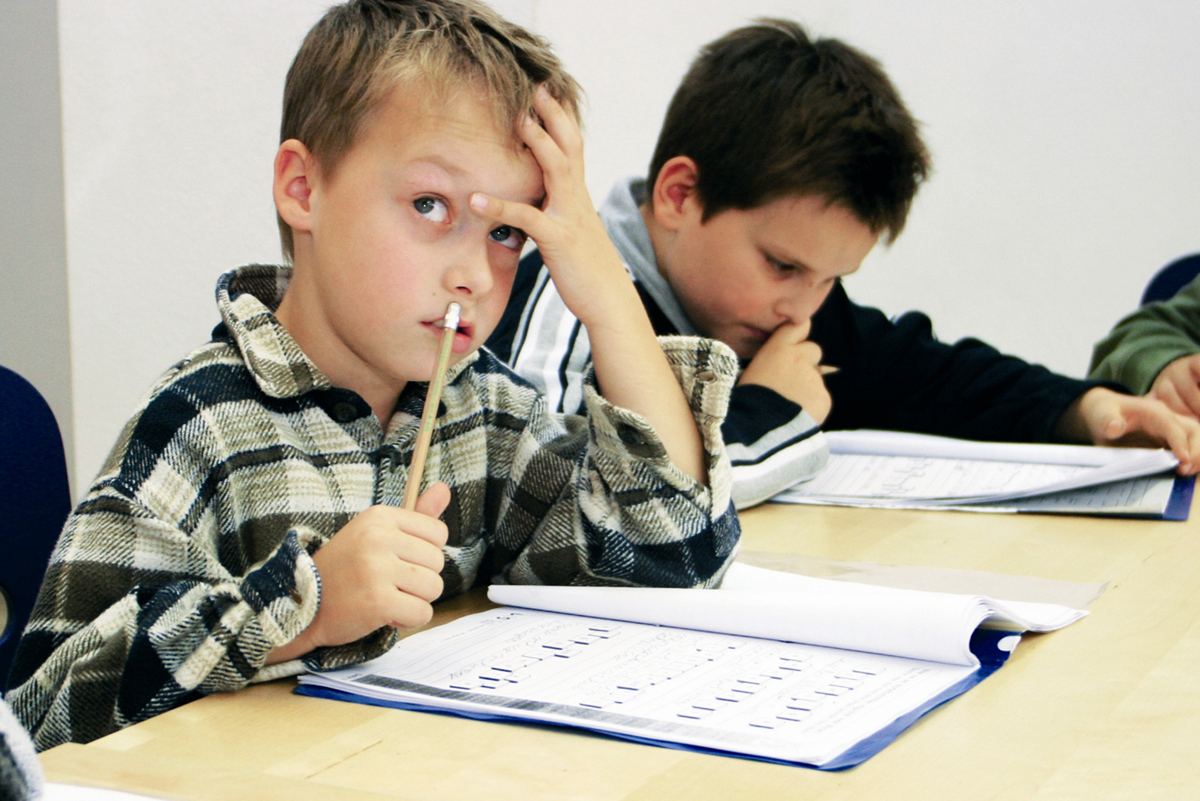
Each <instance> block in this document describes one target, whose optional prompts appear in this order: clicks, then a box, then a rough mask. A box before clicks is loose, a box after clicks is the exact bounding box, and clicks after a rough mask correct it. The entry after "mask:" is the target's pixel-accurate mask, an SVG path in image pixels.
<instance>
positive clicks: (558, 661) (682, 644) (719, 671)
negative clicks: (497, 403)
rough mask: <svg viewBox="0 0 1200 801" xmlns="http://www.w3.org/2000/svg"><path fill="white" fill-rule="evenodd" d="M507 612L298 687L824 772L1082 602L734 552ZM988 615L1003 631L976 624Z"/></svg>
mask: <svg viewBox="0 0 1200 801" xmlns="http://www.w3.org/2000/svg"><path fill="white" fill-rule="evenodd" d="M489 597H490V598H491V599H492V600H493V601H495V602H497V603H503V604H508V605H509V606H507V607H504V608H500V609H494V610H491V611H489V612H482V613H479V614H476V615H471V616H469V617H465V618H461V619H459V620H456V621H454V622H452V623H448V624H446V625H444V626H438V627H436V628H433V629H430V630H427V631H424V632H421V633H418V634H415V635H413V636H411V637H409V638H407V639H404V640H401V641H400V642H399V643H398V644H397V645H396V647H395V648H393V649H392V650H391V651H390V652H389V653H388V654H386V655H384V656H383V657H380V658H379V659H376V660H374V661H372V662H367V663H365V664H363V665H359V666H357V667H352V668H347V669H345V670H340V671H335V672H331V673H325V674H319V675H306V676H302V677H301V678H300V682H301V686H300V688H299V690H298V691H299V692H302V693H305V694H311V695H319V696H323V697H332V698H338V699H342V700H350V701H357V702H360V703H373V704H380V705H384V706H394V707H399V708H404V709H418V710H425V711H440V712H450V713H453V714H458V715H464V716H467V717H474V718H481V719H488V720H513V719H517V720H527V721H535V722H541V723H550V724H555V725H562V726H571V727H578V728H585V729H590V730H594V731H601V732H605V733H607V734H612V735H615V736H619V737H623V738H626V739H631V740H635V741H639V742H646V743H652V744H656V745H665V746H669V747H677V748H690V749H695V750H701V751H708V752H715V753H727V754H733V755H738V756H747V757H752V758H757V759H765V760H771V761H778V762H786V763H791V764H799V765H810V766H816V767H821V768H825V769H833V768H843V767H849V766H851V765H855V764H858V763H859V762H861V761H863V760H865V759H867V758H868V757H870V756H871V755H872V754H874V753H876V752H878V751H879V750H880V749H881V748H883V747H884V746H885V745H887V743H889V742H891V740H892V739H894V738H895V737H896V736H897V735H898V734H899V733H900V732H901V731H903V730H904V729H905V728H907V727H908V726H909V725H911V724H912V723H913V722H914V721H915V720H917V719H918V718H919V717H920V716H921V715H923V714H925V712H927V711H929V710H930V709H932V708H933V707H935V706H937V705H938V704H940V703H942V702H944V701H946V700H948V699H950V698H953V697H954V696H956V695H959V694H961V693H963V692H965V691H966V690H967V689H969V688H970V687H972V686H974V685H975V684H977V683H978V682H979V681H981V680H982V679H983V678H984V677H986V676H987V675H989V674H990V673H992V672H993V671H994V670H996V669H997V668H998V667H1000V665H1002V664H1003V662H1004V660H1005V659H1006V658H1007V655H1008V652H1009V651H1011V650H1012V648H1014V647H1015V646H1016V644H1017V641H1018V640H1019V637H1018V636H1017V635H1016V634H1015V633H1013V632H1015V631H1028V630H1033V631H1048V630H1053V629H1056V628H1061V627H1062V626H1066V625H1068V624H1070V623H1072V622H1074V621H1075V620H1078V619H1079V618H1080V617H1082V616H1083V615H1084V614H1086V613H1085V612H1082V611H1079V610H1074V609H1069V608H1067V607H1063V606H1057V605H1053V604H1031V603H1015V602H1011V603H1010V602H997V601H993V600H990V599H987V598H983V597H980V596H970V595H950V594H945V593H931V592H920V591H915V590H895V589H890V588H885V587H877V586H868V585H861V584H852V583H849V582H840V581H829V580H825V579H812V578H807V577H803V576H796V575H790V574H782V573H778V572H776V571H771V570H765V569H762V568H754V567H749V566H747V565H741V564H735V565H733V567H731V568H730V571H729V574H728V575H727V576H726V579H725V581H724V582H723V585H722V589H721V590H716V591H714V590H672V589H642V588H598V587H517V586H493V587H492V588H491V589H490V591H489ZM981 624H985V626H998V627H1000V628H999V629H998V630H994V629H990V628H986V627H985V628H981Z"/></svg>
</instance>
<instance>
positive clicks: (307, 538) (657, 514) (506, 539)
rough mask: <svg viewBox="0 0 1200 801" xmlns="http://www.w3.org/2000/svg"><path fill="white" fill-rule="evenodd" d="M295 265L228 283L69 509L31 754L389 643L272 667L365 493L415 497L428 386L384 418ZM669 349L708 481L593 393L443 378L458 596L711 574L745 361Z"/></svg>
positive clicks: (32, 664)
mask: <svg viewBox="0 0 1200 801" xmlns="http://www.w3.org/2000/svg"><path fill="white" fill-rule="evenodd" d="M289 277H290V273H289V271H287V270H286V269H283V268H278V267H266V266H260V265H252V266H249V267H243V268H241V269H239V270H236V271H234V272H232V273H229V274H227V275H225V276H223V277H222V278H221V280H220V282H219V283H218V285H217V303H218V306H219V308H220V311H221V317H222V319H223V321H224V322H223V324H222V325H221V326H219V327H218V328H217V330H216V331H215V332H214V339H213V341H212V342H210V343H209V344H208V345H206V346H204V347H202V348H200V349H199V350H197V351H196V352H194V353H193V354H192V355H191V356H189V357H188V358H186V359H184V360H183V361H182V362H180V363H179V364H177V365H175V367H173V368H172V369H171V370H170V371H168V372H167V374H166V375H165V376H164V377H163V378H162V379H160V381H159V382H158V384H157V385H156V386H155V387H154V388H153V389H152V390H151V391H150V393H149V396H148V397H147V399H146V400H145V401H144V402H143V405H142V407H141V409H140V410H139V411H138V412H137V413H136V414H135V415H134V417H133V419H132V420H131V421H130V423H129V424H128V425H127V426H126V428H125V430H124V431H123V433H122V434H121V437H120V439H119V440H118V442H117V444H116V446H115V448H114V449H113V452H112V454H111V455H110V456H109V458H108V461H107V462H106V464H105V465H104V467H103V468H102V469H101V472H100V475H99V477H98V478H97V479H96V482H95V484H94V485H93V486H92V488H91V489H90V490H89V492H88V493H87V495H86V497H85V498H84V499H83V500H82V501H81V502H80V504H79V506H78V507H77V508H76V509H75V511H74V512H73V513H72V515H71V516H70V518H69V519H68V520H67V524H66V527H65V528H64V530H63V533H62V536H61V538H60V540H59V543H58V546H57V548H56V549H55V552H54V555H53V557H52V558H51V561H50V566H49V568H48V570H47V573H46V578H45V581H44V583H43V585H42V589H41V593H40V595H39V597H38V601H37V606H36V608H35V609H34V612H33V614H32V617H31V619H30V622H29V625H28V627H27V628H26V631H25V634H24V637H23V639H22V641H21V644H20V647H19V650H18V652H17V655H16V658H15V661H14V663H13V669H12V673H11V675H10V677H9V680H10V687H11V690H10V692H9V694H8V701H9V703H10V704H11V705H12V708H13V710H14V712H15V713H16V715H17V716H18V718H19V719H20V720H21V721H22V723H23V724H24V725H25V726H26V727H27V728H28V729H29V730H30V731H31V732H33V734H34V738H35V741H36V743H37V745H38V747H39V748H40V749H45V748H49V747H51V746H54V745H57V744H59V743H63V742H66V741H76V742H87V741H89V740H92V739H94V738H96V737H99V736H101V735H104V734H107V733H109V732H112V731H114V730H116V729H119V728H121V727H123V726H127V725H130V724H132V723H136V722H138V721H140V720H144V719H146V718H149V717H152V716H154V715H157V714H159V713H161V712H164V711H166V710H168V709H171V708H173V707H175V706H178V705H180V704H182V703H184V702H186V701H189V700H191V699H194V698H197V697H199V696H202V695H206V694H209V693H213V692H220V691H224V690H235V689H237V688H239V687H242V686H244V685H245V684H247V683H248V682H251V681H263V680H267V679H271V678H276V677H279V676H284V675H290V674H293V673H298V672H301V671H303V670H305V669H308V670H323V669H329V668H335V667H340V666H344V665H347V664H352V663H355V662H360V661H363V660H366V659H371V658H374V657H376V656H378V655H380V654H381V653H383V652H384V651H385V650H386V649H387V648H388V647H390V646H391V645H392V643H393V642H394V641H395V639H396V632H395V630H394V629H391V628H383V629H380V630H378V631H376V632H374V633H373V634H371V635H369V636H367V637H365V638H364V639H362V640H359V641H357V642H353V643H349V644H347V645H343V646H338V647H334V648H323V649H318V650H317V651H314V652H312V653H311V654H309V655H307V656H305V657H304V658H303V659H300V660H295V661H292V662H285V663H283V664H280V665H273V666H271V667H269V668H265V667H264V664H263V663H264V661H265V660H266V658H267V655H268V653H269V652H270V651H271V650H272V649H274V648H275V647H277V646H280V645H283V644H284V643H287V642H289V641H291V640H292V639H293V638H295V637H296V636H297V635H298V634H300V633H301V632H302V631H303V630H304V629H305V628H306V627H307V626H308V625H309V623H311V622H312V620H313V618H314V616H315V615H316V611H317V606H318V603H319V601H320V597H321V581H320V576H319V575H318V573H317V570H316V568H315V566H314V564H313V561H312V554H313V553H314V552H315V551H316V550H317V549H318V548H320V547H321V545H322V544H323V543H324V542H325V541H326V540H328V539H329V538H330V537H332V536H333V535H334V534H335V533H336V532H337V531H338V530H339V529H341V528H342V526H344V525H345V524H346V523H347V522H349V520H350V519H351V518H353V517H354V516H355V515H356V514H358V513H359V512H361V511H363V510H364V509H366V508H367V507H368V506H370V505H372V504H379V503H383V504H390V505H394V506H399V505H400V502H401V497H402V496H403V493H404V485H405V482H406V480H407V475H408V464H409V461H410V459H411V457H412V450H413V442H414V440H415V438H416V433H417V428H418V424H419V420H420V415H421V408H422V404H423V402H424V395H425V388H426V385H425V384H410V385H409V386H408V387H407V388H406V389H405V391H404V393H403V394H402V395H401V397H400V400H399V404H398V407H397V413H396V414H395V415H394V416H393V418H392V420H391V421H390V424H389V425H388V428H387V430H386V431H384V430H383V429H382V428H381V427H380V423H379V422H378V420H377V419H376V417H375V416H374V415H373V414H372V412H371V409H370V407H369V406H368V405H367V404H366V402H365V401H364V400H363V399H362V398H360V397H359V396H358V395H357V394H355V393H353V392H350V391H348V390H344V389H338V388H335V387H333V386H332V385H330V383H329V381H328V379H327V378H325V376H324V375H322V374H321V373H320V372H319V371H318V370H317V368H316V366H315V365H314V364H313V363H312V362H311V361H309V360H308V358H307V357H306V356H305V355H304V354H303V353H302V352H301V350H300V348H299V346H298V345H297V344H296V342H295V340H293V339H292V338H291V337H290V336H289V335H288V333H287V331H286V330H285V329H284V328H283V327H282V326H281V325H280V324H279V322H278V321H277V320H276V318H275V316H274V314H273V312H272V310H273V309H274V308H276V307H277V306H278V303H279V301H280V300H281V299H282V297H283V292H284V290H285V289H286V287H287V282H288V279H289ZM662 344H663V346H664V348H665V350H666V353H667V355H668V359H669V360H670V362H671V364H672V366H673V368H674V370H675V372H676V375H677V376H678V379H679V381H680V384H681V386H682V387H683V389H684V392H685V394H686V396H687V398H688V400H689V402H690V404H691V407H692V410H693V413H694V414H695V417H696V420H697V423H698V425H699V428H700V431H701V436H702V439H703V442H704V448H705V451H706V453H707V462H708V471H709V479H710V481H709V483H710V487H711V489H709V488H706V487H704V486H702V485H700V484H698V483H697V482H696V481H694V480H693V479H691V478H690V477H688V476H687V475H686V474H684V473H682V472H681V471H679V470H678V469H677V468H675V467H674V466H672V465H671V463H670V461H669V460H668V458H667V456H666V452H665V449H664V448H663V446H662V443H661V441H660V440H659V439H658V437H657V435H656V434H655V433H654V430H653V429H652V428H650V427H649V426H648V425H647V424H646V422H645V420H644V419H643V418H642V417H640V416H639V415H635V414H633V413H631V412H629V411H626V410H624V409H620V408H617V407H615V406H613V405H611V404H609V403H607V402H606V401H605V400H604V399H603V398H602V397H600V396H599V395H598V394H597V393H596V392H595V391H594V390H592V391H589V393H588V403H587V413H586V415H584V416H563V415H555V414H550V413H548V412H547V410H546V406H545V403H544V401H543V399H542V397H541V396H540V395H539V394H538V393H537V392H536V391H535V390H534V389H533V388H532V387H530V385H528V384H527V383H526V382H524V381H523V380H521V379H520V378H517V377H516V376H515V375H514V374H513V373H512V372H511V371H510V370H509V369H508V368H507V367H505V366H504V365H502V364H501V363H500V362H499V361H498V360H497V359H496V358H495V357H493V356H492V355H491V354H490V353H488V352H486V351H481V352H480V353H478V354H476V355H474V356H472V357H469V358H468V359H465V360H464V361H463V362H461V363H459V364H457V365H455V367H454V368H452V371H451V373H450V374H449V376H448V377H447V385H446V389H445V392H444V394H443V398H442V405H441V408H440V409H439V414H438V420H437V427H436V429H435V431H434V435H433V442H432V445H431V447H430V451H429V456H428V461H427V463H426V468H425V477H424V483H425V484H426V485H428V484H432V483H434V482H436V481H444V482H446V483H447V484H448V485H449V486H450V488H451V490H452V500H451V501H450V506H449V507H448V508H447V509H446V512H445V513H444V515H443V516H442V519H443V520H444V521H445V523H446V525H447V526H448V528H449V531H450V538H449V544H448V545H447V546H446V567H445V569H444V571H443V573H442V576H443V578H444V580H445V587H446V589H445V595H447V596H449V595H454V594H456V593H460V592H463V591H464V590H466V589H468V588H470V587H471V586H472V585H475V584H476V583H487V582H491V581H502V582H521V583H545V584H617V585H627V584H636V585H652V586H676V587H691V586H708V585H711V584H713V583H714V582H715V581H716V580H718V579H719V577H720V576H721V574H722V572H723V570H724V568H725V566H726V565H727V563H728V562H729V560H730V559H731V558H732V556H733V551H734V549H735V546H736V543H737V540H738V535H739V528H738V522H737V517H736V514H735V512H734V509H733V506H732V505H731V504H730V500H729V492H730V477H729V475H730V474H729V461H728V458H727V457H726V455H725V452H724V449H723V446H722V443H721V434H720V425H721V420H722V418H723V417H724V414H725V409H726V405H727V403H728V397H729V392H730V388H731V387H732V385H733V382H734V378H735V375H736V369H737V362H736V359H735V357H734V356H733V354H732V352H731V351H729V350H728V349H727V348H726V347H725V346H723V345H721V344H720V343H714V342H711V341H708V340H701V339H696V338H665V339H663V340H662Z"/></svg>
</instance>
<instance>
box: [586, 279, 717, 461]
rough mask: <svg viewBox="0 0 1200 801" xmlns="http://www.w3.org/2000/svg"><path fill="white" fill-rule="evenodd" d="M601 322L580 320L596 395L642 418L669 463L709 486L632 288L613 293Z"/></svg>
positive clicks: (679, 394) (698, 445)
mask: <svg viewBox="0 0 1200 801" xmlns="http://www.w3.org/2000/svg"><path fill="white" fill-rule="evenodd" d="M608 300H609V302H608V303H606V304H605V311H604V314H603V315H601V316H600V319H595V320H587V319H584V320H582V322H583V324H584V325H585V326H586V327H587V330H588V339H589V340H590V341H591V345H592V365H593V367H594V368H595V371H596V382H597V383H598V384H599V385H600V393H601V394H602V395H603V396H604V397H605V398H606V399H607V400H608V401H609V402H610V403H613V404H615V405H617V406H620V407H622V408H625V409H628V410H630V411H632V412H637V413H638V414H640V415H642V416H643V417H645V418H646V420H647V421H648V422H649V423H650V425H651V426H652V427H653V428H654V430H655V432H656V433H657V434H658V436H659V438H660V439H661V440H662V443H663V447H664V448H666V451H667V455H668V456H669V457H670V459H671V462H672V463H673V464H674V465H675V466H676V467H678V468H679V469H680V470H682V471H683V472H685V473H687V474H688V475H690V476H691V477H692V478H694V479H696V480H697V481H699V482H701V483H707V482H708V471H707V469H706V467H705V456H704V446H703V443H702V442H701V439H700V431H699V429H698V428H697V427H696V420H695V418H694V417H693V415H692V410H691V407H690V406H689V405H688V402H687V399H686V398H685V397H684V395H683V390H682V388H681V387H680V386H679V382H678V381H677V380H676V378H675V373H674V372H673V371H672V370H671V366H670V364H669V363H668V362H667V357H666V354H664V353H663V352H662V348H660V347H659V345H658V339H657V338H656V337H655V335H654V329H653V328H652V327H651V326H650V320H649V319H648V318H647V317H646V312H645V309H644V308H643V306H642V302H641V299H640V298H639V297H638V295H637V290H636V289H635V288H634V286H633V284H632V282H622V283H621V284H620V288H617V287H613V297H611V298H609V299H608Z"/></svg>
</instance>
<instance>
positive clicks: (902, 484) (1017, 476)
mask: <svg viewBox="0 0 1200 801" xmlns="http://www.w3.org/2000/svg"><path fill="white" fill-rule="evenodd" d="M825 436H826V438H827V439H828V442H829V464H828V465H826V466H825V468H824V469H823V470H822V471H821V472H820V473H818V474H817V475H816V476H815V477H814V478H813V479H812V480H810V481H806V482H804V483H802V484H797V485H796V486H794V487H792V488H791V489H788V490H785V491H784V492H782V493H780V494H779V495H776V496H775V497H774V498H773V499H772V500H774V501H776V502H780V503H808V504H824V505H840V506H874V507H890V508H919V509H930V508H933V509H937V508H941V509H960V510H966V511H981V512H1050V513H1058V514H1088V515H1111V516H1122V517H1151V518H1165V519H1170V520H1186V519H1187V515H1188V510H1189V507H1190V506H1191V499H1192V486H1193V482H1194V479H1192V478H1191V477H1188V478H1183V477H1179V476H1177V475H1176V474H1175V473H1174V472H1173V470H1174V468H1175V466H1176V465H1177V464H1178V461H1177V460H1176V459H1175V457H1174V456H1173V455H1171V453H1170V452H1169V451H1165V450H1151V449H1146V448H1098V447H1094V446H1091V445H1040V444H1023V443H1007V442H974V441H970V440H960V439H950V438H947V437H934V436H929V435H925V434H909V433H901V432H896V431H869V430H862V431H831V432H828V433H826V435H825Z"/></svg>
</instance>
